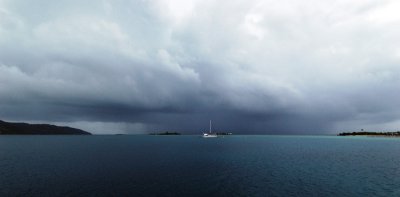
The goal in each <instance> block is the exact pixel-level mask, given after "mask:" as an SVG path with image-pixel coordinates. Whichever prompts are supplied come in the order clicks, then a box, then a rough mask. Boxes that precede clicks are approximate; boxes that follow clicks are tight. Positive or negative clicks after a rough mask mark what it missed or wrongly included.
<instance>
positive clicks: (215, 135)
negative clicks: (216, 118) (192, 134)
mask: <svg viewBox="0 0 400 197" xmlns="http://www.w3.org/2000/svg"><path fill="white" fill-rule="evenodd" d="M203 137H217V134H215V133H214V134H213V133H211V120H210V131H209V132H208V133H203Z"/></svg>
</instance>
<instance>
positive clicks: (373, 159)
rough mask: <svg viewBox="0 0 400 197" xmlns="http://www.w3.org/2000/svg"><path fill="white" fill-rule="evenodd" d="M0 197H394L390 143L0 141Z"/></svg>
mask: <svg viewBox="0 0 400 197" xmlns="http://www.w3.org/2000/svg"><path fill="white" fill-rule="evenodd" d="M0 196H400V138H374V137H336V136H335V137H325V136H226V137H223V138H222V137H221V138H213V139H203V138H201V137H199V136H0Z"/></svg>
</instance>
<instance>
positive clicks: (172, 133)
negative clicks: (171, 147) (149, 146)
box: [149, 131, 181, 135]
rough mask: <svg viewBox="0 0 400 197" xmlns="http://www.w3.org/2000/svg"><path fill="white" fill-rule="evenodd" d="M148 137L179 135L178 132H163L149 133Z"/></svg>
mask: <svg viewBox="0 0 400 197" xmlns="http://www.w3.org/2000/svg"><path fill="white" fill-rule="evenodd" d="M149 135H181V134H180V133H178V132H171V131H165V132H159V133H150V134H149Z"/></svg>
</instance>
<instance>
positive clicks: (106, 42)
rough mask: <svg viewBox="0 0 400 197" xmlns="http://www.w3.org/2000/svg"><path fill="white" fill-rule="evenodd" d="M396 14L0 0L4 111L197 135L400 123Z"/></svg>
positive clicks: (377, 7) (258, 4)
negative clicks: (212, 129) (211, 128)
mask: <svg viewBox="0 0 400 197" xmlns="http://www.w3.org/2000/svg"><path fill="white" fill-rule="evenodd" d="M397 8H400V3H398V2H396V1H389V0H388V1H376V0H367V1H365V0H363V1H361V0H360V1H358V0H357V1H345V0H338V1H334V2H332V1H320V0H318V1H317V0H315V1H295V0H283V1H282V0H281V1H272V0H271V1H258V0H252V1H240V0H237V1H232V2H230V3H229V4H228V3H224V2H222V1H219V2H216V1H194V0H192V1H178V0H173V1H166V0H157V1H140V0H137V1H127V0H117V1H108V0H103V1H94V0H93V1H85V2H81V1H76V2H74V1H45V0H41V1H36V2H35V4H33V3H32V2H31V3H29V2H26V1H15V0H13V1H9V0H0V107H1V110H0V117H1V118H3V119H7V120H27V121H44V122H59V123H60V122H61V123H64V124H69V125H73V126H78V127H84V128H89V129H90V130H92V131H94V132H96V131H95V130H101V132H103V133H105V132H107V131H108V130H110V132H112V131H111V130H118V132H120V131H121V130H122V131H123V132H135V131H137V132H143V131H149V130H161V129H162V130H167V129H176V130H180V131H188V132H198V131H200V130H201V129H202V128H206V127H207V120H208V119H213V120H215V122H216V127H217V128H218V129H221V130H234V131H243V132H246V131H248V132H328V131H336V130H338V129H359V128H360V127H365V128H367V129H396V128H397V123H398V122H399V119H398V117H399V116H398V115H399V112H400V107H398V106H397V105H396V104H397V99H398V98H399V94H400V93H399V91H398V90H399V85H400V83H399V76H400V75H399V74H400V70H399V69H400V67H399V63H400V47H399V46H400V45H399V44H400V43H399V42H400V39H399V38H398V36H397V35H399V33H400V32H399V31H400V29H399V28H397V27H398V26H399V25H400V15H399V14H397V10H398V9H397ZM79 125H80V126H79ZM96 128H97V129H96ZM104 128H107V129H104Z"/></svg>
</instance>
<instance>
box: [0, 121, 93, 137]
mask: <svg viewBox="0 0 400 197" xmlns="http://www.w3.org/2000/svg"><path fill="white" fill-rule="evenodd" d="M0 135H91V133H89V132H87V131H84V130H81V129H76V128H72V127H61V126H55V125H50V124H28V123H13V122H5V121H2V120H0Z"/></svg>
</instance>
